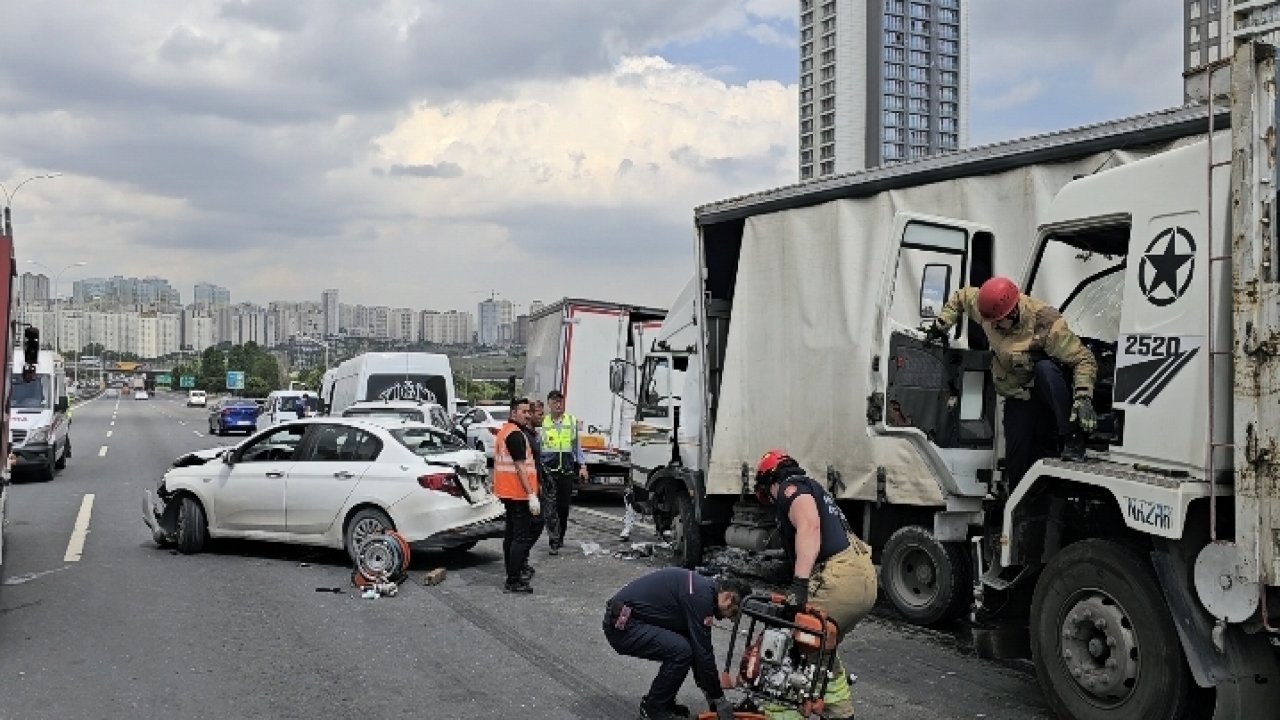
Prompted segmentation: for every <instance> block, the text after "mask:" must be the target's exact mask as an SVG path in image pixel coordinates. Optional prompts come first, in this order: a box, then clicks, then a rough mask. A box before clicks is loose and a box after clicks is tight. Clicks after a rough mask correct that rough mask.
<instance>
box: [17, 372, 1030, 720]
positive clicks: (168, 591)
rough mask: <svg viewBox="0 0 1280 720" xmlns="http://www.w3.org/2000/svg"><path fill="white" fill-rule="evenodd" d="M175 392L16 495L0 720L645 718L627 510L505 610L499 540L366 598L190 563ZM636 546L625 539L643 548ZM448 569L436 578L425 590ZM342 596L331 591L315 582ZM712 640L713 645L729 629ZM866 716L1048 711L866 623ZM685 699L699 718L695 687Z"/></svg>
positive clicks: (229, 551) (540, 560)
mask: <svg viewBox="0 0 1280 720" xmlns="http://www.w3.org/2000/svg"><path fill="white" fill-rule="evenodd" d="M183 401H184V396H182V395H180V394H178V393H167V392H164V391H161V392H159V393H158V394H157V395H156V396H155V397H154V399H152V400H147V401H138V400H134V399H132V398H131V397H124V398H106V397H104V398H99V399H97V400H93V401H90V402H88V403H86V404H85V405H83V406H82V407H79V408H77V409H76V410H75V411H74V413H73V415H74V422H73V425H72V439H73V444H74V449H75V455H74V457H73V458H72V459H71V461H70V463H69V464H68V467H67V469H66V470H64V471H62V472H61V473H59V474H58V476H57V478H56V479H55V480H54V481H53V482H51V483H39V482H29V481H28V482H20V483H19V484H16V485H15V486H14V487H13V488H11V489H12V496H11V499H10V503H9V524H8V528H7V544H8V548H7V551H6V553H7V557H6V562H5V568H4V571H5V579H4V587H3V588H2V589H0V718H15V719H17V718H21V719H23V720H31V719H36V718H57V719H58V720H76V719H78V718H86V719H90V718H91V719H94V720H99V719H101V718H146V717H165V718H281V719H287V718H300V719H301V718H307V719H312V718H351V717H370V718H396V717H427V718H438V719H441V720H451V719H457V720H464V719H468V720H469V719H471V718H495V719H496V718H504V719H505V718H523V719H530V720H538V719H541V718H547V719H556V720H559V719H562V718H563V719H571V718H581V719H583V720H601V719H603V718H619V719H622V718H632V717H635V716H636V710H637V703H638V699H639V697H640V696H641V695H642V694H643V693H644V691H645V689H646V688H647V685H648V682H649V680H650V679H651V678H652V675H653V673H654V671H655V670H656V666H655V665H652V664H650V663H646V662H644V661H639V660H633V659H630V658H621V657H618V656H616V655H615V654H614V653H613V652H612V650H610V648H609V647H608V645H607V644H606V643H605V641H604V638H603V636H602V633H601V631H600V617H601V614H602V609H603V605H604V601H605V599H606V598H607V597H609V596H610V595H611V594H612V593H613V592H614V591H615V590H616V589H617V588H618V587H620V586H622V585H623V584H625V583H626V582H627V581H629V580H630V579H632V578H634V577H636V576H637V575H639V574H642V573H643V572H645V571H647V570H649V569H651V568H653V567H656V566H660V565H661V564H662V561H661V559H660V558H655V559H639V560H624V559H617V558H614V557H612V556H611V555H610V554H604V555H592V556H585V555H584V554H583V552H582V550H581V543H583V542H595V543H600V544H601V545H602V546H603V547H604V548H606V549H607V550H610V551H612V550H615V549H618V548H619V547H621V545H620V543H619V542H618V541H617V538H616V533H617V531H618V529H619V527H620V520H619V514H620V513H619V508H618V507H616V503H615V502H614V501H612V500H609V499H603V500H589V499H586V498H583V499H582V504H584V505H586V506H588V507H587V510H584V511H583V512H579V513H578V514H577V518H578V519H577V521H576V522H571V524H570V530H569V537H568V547H567V549H566V552H564V553H563V554H562V555H560V556H558V557H552V556H549V555H548V554H547V552H546V547H545V541H544V543H543V545H541V546H540V547H539V548H538V549H536V550H535V551H534V556H533V563H534V566H535V567H536V568H537V570H538V575H537V577H536V578H535V579H534V586H535V588H536V593H535V594H534V595H532V596H513V595H504V594H503V593H502V592H501V585H502V580H503V573H502V569H501V547H500V543H499V542H498V541H496V540H490V541H486V542H484V543H481V544H480V545H479V546H478V547H477V548H476V549H475V550H473V551H472V552H470V553H468V554H466V555H464V556H462V557H460V558H457V559H453V560H449V559H447V558H445V557H443V556H432V555H420V556H416V557H415V560H414V572H413V573H412V577H411V580H410V581H409V582H408V583H406V584H405V586H404V587H403V588H402V590H401V592H400V594H399V595H398V596H396V597H394V598H382V599H379V600H363V599H361V598H360V597H359V595H358V594H357V593H356V592H355V591H354V590H353V589H352V588H351V587H350V584H349V578H350V568H349V567H348V565H347V562H346V558H345V556H344V555H343V554H342V553H341V552H335V551H329V550H318V549H311V548H303V547H292V546H281V545H271V544H266V543H250V542H222V543H216V544H215V545H214V547H213V548H211V549H210V550H209V551H207V552H205V553H203V554H200V555H195V556H183V555H178V554H176V553H175V552H173V551H170V550H167V549H160V548H158V547H156V545H155V544H154V543H153V542H152V540H151V537H150V534H149V532H148V531H147V530H146V528H145V527H144V526H143V523H142V519H141V496H142V492H143V490H144V489H145V488H149V487H153V486H154V485H155V484H156V482H157V481H158V479H159V478H160V476H161V475H162V474H163V472H164V470H165V468H166V467H167V466H168V464H169V463H170V462H171V461H172V460H173V458H175V457H177V456H178V455H179V454H181V453H182V452H185V451H188V450H192V449H197V448H204V447H211V446H214V445H218V444H224V443H227V442H229V441H230V442H235V441H236V440H234V439H222V438H211V437H207V436H206V435H205V433H206V430H207V426H206V425H205V413H204V411H203V410H202V409H188V408H186V407H184V405H183ZM652 539H653V537H652V536H651V535H649V534H648V533H647V532H638V533H637V534H636V535H634V536H633V538H632V540H633V541H639V540H652ZM441 565H443V566H445V567H447V568H448V577H447V579H446V580H445V582H444V583H442V584H441V585H438V586H434V587H426V586H424V585H423V584H422V582H421V580H422V577H423V575H424V573H425V571H427V570H430V569H431V568H433V567H437V566H441ZM332 587H338V588H342V593H341V594H332V593H326V592H318V591H317V589H318V588H332ZM722 625H723V627H718V629H717V631H716V638H717V646H718V648H719V649H720V651H721V652H723V650H724V648H725V647H727V640H728V634H729V627H730V626H729V625H728V624H727V623H722ZM842 656H843V658H844V660H845V663H846V664H847V666H848V667H849V668H850V669H851V670H852V671H853V672H855V673H856V674H857V675H858V676H859V681H858V682H857V684H856V685H855V701H856V703H857V705H858V709H859V713H858V715H859V717H860V718H906V717H909V718H917V719H920V720H932V719H935V718H937V719H941V718H989V719H991V720H1030V719H1032V718H1037V719H1038V718H1047V717H1049V715H1048V713H1047V711H1046V710H1045V709H1044V705H1043V702H1042V700H1041V696H1040V691H1039V688H1038V687H1037V685H1036V683H1035V679H1034V678H1033V677H1032V676H1031V675H1030V674H1029V673H1028V671H1027V668H1026V667H1025V666H1017V665H1005V664H998V663H990V662H985V661H982V660H979V659H977V658H975V657H973V656H972V654H971V653H970V652H968V651H967V649H966V648H965V646H964V643H963V642H960V641H958V640H957V639H956V637H955V636H954V635H953V634H949V633H946V632H942V633H939V632H934V631H928V630H921V629H917V628H912V627H909V626H906V625H904V624H902V623H900V622H898V621H896V620H894V619H893V618H892V617H889V616H886V615H885V614H883V613H881V614H877V615H875V616H873V617H871V618H869V619H868V620H867V621H866V622H864V624H862V625H861V626H859V628H858V629H857V630H856V631H855V633H854V634H853V635H852V636H851V637H850V639H849V640H847V641H846V642H845V644H844V645H843V646H842ZM681 700H682V701H684V702H686V703H687V704H690V705H692V706H695V707H700V706H701V704H702V698H701V694H700V693H699V692H698V691H697V689H696V688H695V687H694V686H693V683H692V681H689V682H687V683H686V685H685V688H684V691H683V694H682V696H681Z"/></svg>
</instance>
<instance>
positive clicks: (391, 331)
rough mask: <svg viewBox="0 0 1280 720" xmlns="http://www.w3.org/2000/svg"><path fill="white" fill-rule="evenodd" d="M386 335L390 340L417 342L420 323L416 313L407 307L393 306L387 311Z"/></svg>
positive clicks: (419, 335) (419, 334)
mask: <svg viewBox="0 0 1280 720" xmlns="http://www.w3.org/2000/svg"><path fill="white" fill-rule="evenodd" d="M387 337H388V338H389V339H391V340H403V341H405V342H415V343H416V342H418V339H419V338H420V337H421V323H420V322H419V321H418V314H417V313H416V312H414V311H413V310H410V309H409V308H394V309H392V310H389V311H388V313H387Z"/></svg>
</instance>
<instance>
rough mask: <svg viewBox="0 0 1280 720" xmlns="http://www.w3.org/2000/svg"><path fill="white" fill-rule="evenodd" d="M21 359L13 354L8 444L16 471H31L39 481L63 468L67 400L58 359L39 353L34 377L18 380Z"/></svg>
mask: <svg viewBox="0 0 1280 720" xmlns="http://www.w3.org/2000/svg"><path fill="white" fill-rule="evenodd" d="M22 366H23V356H22V351H21V350H18V351H17V352H15V353H14V354H13V366H12V371H13V374H12V376H11V378H10V382H11V384H12V388H11V390H10V393H9V442H10V444H11V446H12V448H13V454H14V455H15V456H16V457H17V460H18V468H19V469H26V470H34V471H35V472H36V473H37V475H39V477H40V478H41V479H42V480H45V481H48V480H52V479H53V475H54V472H55V471H57V470H61V469H62V468H64V467H66V465H67V459H68V458H70V457H71V416H70V415H69V414H68V409H69V408H70V405H71V401H70V399H69V398H68V397H67V373H66V368H65V365H64V364H63V362H62V356H60V355H58V354H57V353H55V352H52V351H49V350H41V351H40V356H39V359H38V360H37V362H36V371H35V375H34V376H33V377H32V378H31V379H30V380H23V377H22Z"/></svg>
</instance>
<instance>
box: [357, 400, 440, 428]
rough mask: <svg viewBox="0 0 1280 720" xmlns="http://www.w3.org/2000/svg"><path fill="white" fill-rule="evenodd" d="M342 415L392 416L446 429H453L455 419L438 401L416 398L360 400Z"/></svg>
mask: <svg viewBox="0 0 1280 720" xmlns="http://www.w3.org/2000/svg"><path fill="white" fill-rule="evenodd" d="M342 417H391V418H400V419H402V420H413V421H416V422H424V423H426V424H428V425H431V426H434V427H437V428H440V429H441V430H445V431H452V430H453V425H454V424H453V421H452V420H450V419H449V414H448V413H447V412H445V409H444V408H443V407H441V406H440V405H438V404H436V403H430V402H418V401H416V400H370V401H366V402H358V403H356V404H354V405H352V406H351V407H349V408H347V409H346V410H343V411H342Z"/></svg>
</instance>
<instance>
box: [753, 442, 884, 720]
mask: <svg viewBox="0 0 1280 720" xmlns="http://www.w3.org/2000/svg"><path fill="white" fill-rule="evenodd" d="M755 493H756V498H757V499H758V500H759V501H760V502H761V503H763V504H766V505H773V506H774V508H775V509H776V512H777V520H778V529H779V531H780V532H781V535H782V548H783V550H784V551H785V552H786V554H787V558H788V559H789V560H790V561H791V563H792V582H791V588H790V590H789V591H788V593H787V606H788V608H790V609H792V610H798V609H800V608H803V607H804V606H805V604H811V605H814V606H816V607H818V608H819V609H821V610H822V611H823V612H825V613H827V615H828V616H830V618H831V619H832V620H834V621H835V623H836V627H837V628H838V630H839V639H838V640H837V643H838V642H839V640H843V639H844V638H845V636H846V635H848V634H849V631H850V630H852V629H853V628H854V626H855V625H857V624H858V622H859V621H860V620H862V618H864V617H866V615H867V613H869V612H871V606H872V605H874V604H875V602H876V590H877V584H876V570H875V566H873V565H872V564H871V548H870V547H868V546H867V544H866V543H864V542H862V540H860V539H859V538H858V536H856V535H854V534H853V531H852V530H851V529H850V528H849V521H848V520H847V519H846V518H845V516H844V512H843V511H841V510H840V507H839V506H838V505H836V501H835V498H833V497H832V496H831V493H829V492H827V489H826V488H824V487H823V486H822V485H821V484H820V483H819V482H818V481H816V480H814V479H813V478H811V477H809V476H808V475H806V474H805V471H804V468H802V467H800V464H799V463H797V462H796V461H795V460H793V459H792V458H791V457H790V456H789V455H787V454H786V452H784V451H782V450H770V451H769V452H767V453H765V454H764V456H763V457H761V458H760V462H759V464H758V465H757V466H756V480H755ZM823 701H824V705H825V708H824V710H823V713H824V714H823V717H826V718H851V717H853V700H852V696H851V693H850V689H849V674H848V673H847V672H846V671H845V669H844V664H843V663H841V662H840V661H839V659H838V658H837V660H836V666H835V668H834V672H833V677H832V678H831V679H830V680H829V681H828V684H827V692H826V694H825V695H824V696H823ZM765 709H766V711H767V716H768V717H769V718H770V720H782V719H783V718H798V717H800V716H799V715H798V714H796V713H795V712H794V711H788V710H786V709H784V708H769V707H766V708H765Z"/></svg>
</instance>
